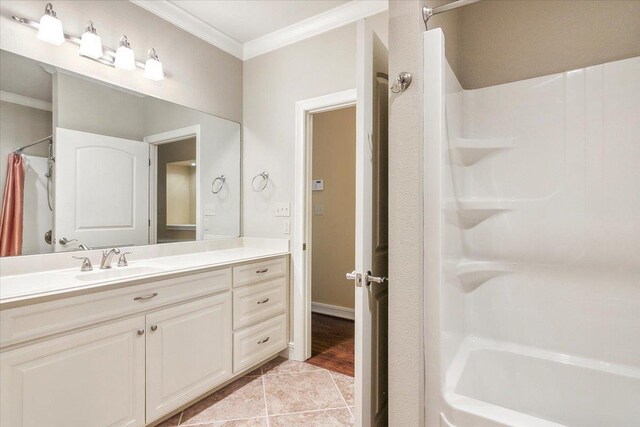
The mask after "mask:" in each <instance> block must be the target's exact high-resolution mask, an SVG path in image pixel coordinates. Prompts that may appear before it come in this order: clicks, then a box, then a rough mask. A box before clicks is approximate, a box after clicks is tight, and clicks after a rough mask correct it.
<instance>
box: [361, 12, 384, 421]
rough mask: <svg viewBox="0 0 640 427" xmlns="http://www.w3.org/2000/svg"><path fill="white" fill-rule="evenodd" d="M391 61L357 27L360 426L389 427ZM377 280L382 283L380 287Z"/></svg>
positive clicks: (366, 30) (369, 31) (364, 25)
mask: <svg viewBox="0 0 640 427" xmlns="http://www.w3.org/2000/svg"><path fill="white" fill-rule="evenodd" d="M387 56H388V52H387V49H386V47H385V46H384V44H383V43H382V42H381V41H380V39H379V38H378V37H377V36H376V34H375V33H374V32H373V30H372V29H371V28H370V27H369V25H368V24H367V22H366V20H363V21H360V22H359V23H358V52H357V77H356V81H357V107H356V108H357V112H356V268H355V272H354V273H355V283H356V287H355V292H356V304H355V305H356V307H355V308H356V322H355V367H356V378H355V397H356V409H355V411H356V414H355V415H356V425H359V426H363V427H367V426H377V425H386V424H387V318H388V307H387V302H388V292H387V282H386V280H384V278H385V277H386V275H387V264H388V244H387V236H388V234H387V230H388V204H387V201H388V191H387V189H388V185H387V177H388V173H387V161H388V132H387V124H388V115H387V100H388V98H387V96H388V95H387V94H388V92H387V86H388V77H387ZM376 281H380V283H377V282H376Z"/></svg>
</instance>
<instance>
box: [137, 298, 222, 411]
mask: <svg viewBox="0 0 640 427" xmlns="http://www.w3.org/2000/svg"><path fill="white" fill-rule="evenodd" d="M146 320H147V322H146V323H147V328H146V329H147V339H146V342H147V420H155V419H157V418H160V417H161V416H163V415H165V414H166V413H168V412H170V411H172V410H173V409H176V408H178V407H180V406H181V405H182V404H184V403H186V402H188V401H190V400H191V399H194V398H196V397H198V396H199V395H201V394H202V393H204V392H206V391H208V390H210V389H212V388H214V387H215V386H217V385H218V384H221V383H223V382H224V381H226V380H227V379H229V378H230V377H231V370H232V367H231V351H232V349H231V294H230V293H229V292H225V293H223V294H221V295H215V296H212V297H208V298H204V299H200V300H196V301H193V302H190V303H186V304H180V305H177V306H175V307H171V308H167V309H164V310H160V311H157V312H154V313H151V314H148V315H147V319H146Z"/></svg>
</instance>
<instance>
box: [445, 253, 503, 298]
mask: <svg viewBox="0 0 640 427" xmlns="http://www.w3.org/2000/svg"><path fill="white" fill-rule="evenodd" d="M514 269H515V264H514V263H511V262H502V261H472V260H464V261H462V262H460V263H458V265H456V275H457V276H458V280H460V284H461V285H462V288H463V289H464V290H465V291H467V292H471V291H474V290H475V289H477V288H478V287H479V286H480V285H482V284H483V283H486V282H488V281H489V280H491V279H493V278H495V277H498V276H502V275H503V274H508V273H511V272H513V271H514Z"/></svg>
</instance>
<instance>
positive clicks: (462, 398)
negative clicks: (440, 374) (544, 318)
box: [441, 337, 640, 427]
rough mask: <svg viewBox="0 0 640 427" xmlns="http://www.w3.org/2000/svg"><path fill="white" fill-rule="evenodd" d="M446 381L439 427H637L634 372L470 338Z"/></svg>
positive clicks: (639, 389)
mask: <svg viewBox="0 0 640 427" xmlns="http://www.w3.org/2000/svg"><path fill="white" fill-rule="evenodd" d="M446 384H447V385H448V386H447V387H446V390H445V393H444V399H445V402H446V404H447V405H446V406H447V407H448V411H447V413H443V414H442V422H441V424H442V426H443V427H448V426H458V427H467V426H469V427H471V426H481V425H482V426H503V425H506V426H527V427H552V426H554V427H557V426H580V427H637V426H638V425H640V369H638V368H634V367H629V366H623V365H615V364H609V363H604V362H600V361H597V360H590V359H584V358H580V357H574V356H569V355H563V354H557V353H553V352H550V351H544V350H540V349H537V348H532V347H525V346H522V345H517V344H507V343H499V342H495V341H490V340H486V339H482V338H477V337H472V338H467V339H466V340H465V341H464V342H463V344H462V345H461V346H460V349H459V351H458V353H457V354H456V356H455V357H454V359H453V362H452V364H451V366H450V367H449V369H448V370H447V373H446Z"/></svg>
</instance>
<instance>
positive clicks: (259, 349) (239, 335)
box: [233, 314, 287, 372]
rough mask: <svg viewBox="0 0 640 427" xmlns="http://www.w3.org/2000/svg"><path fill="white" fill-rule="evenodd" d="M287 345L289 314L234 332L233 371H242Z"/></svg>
mask: <svg viewBox="0 0 640 427" xmlns="http://www.w3.org/2000/svg"><path fill="white" fill-rule="evenodd" d="M286 347H287V316H286V315H285V314H281V315H279V316H277V317H274V318H273V319H269V320H266V321H264V322H262V323H258V324H257V325H254V326H249V327H248V328H245V329H243V330H241V331H239V332H235V333H234V334H233V372H240V371H242V370H244V369H247V368H248V367H250V366H252V365H255V364H257V363H259V362H260V361H262V360H264V359H266V358H268V357H270V356H273V355H274V354H276V353H278V352H279V351H282V350H284V349H285V348H286Z"/></svg>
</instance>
